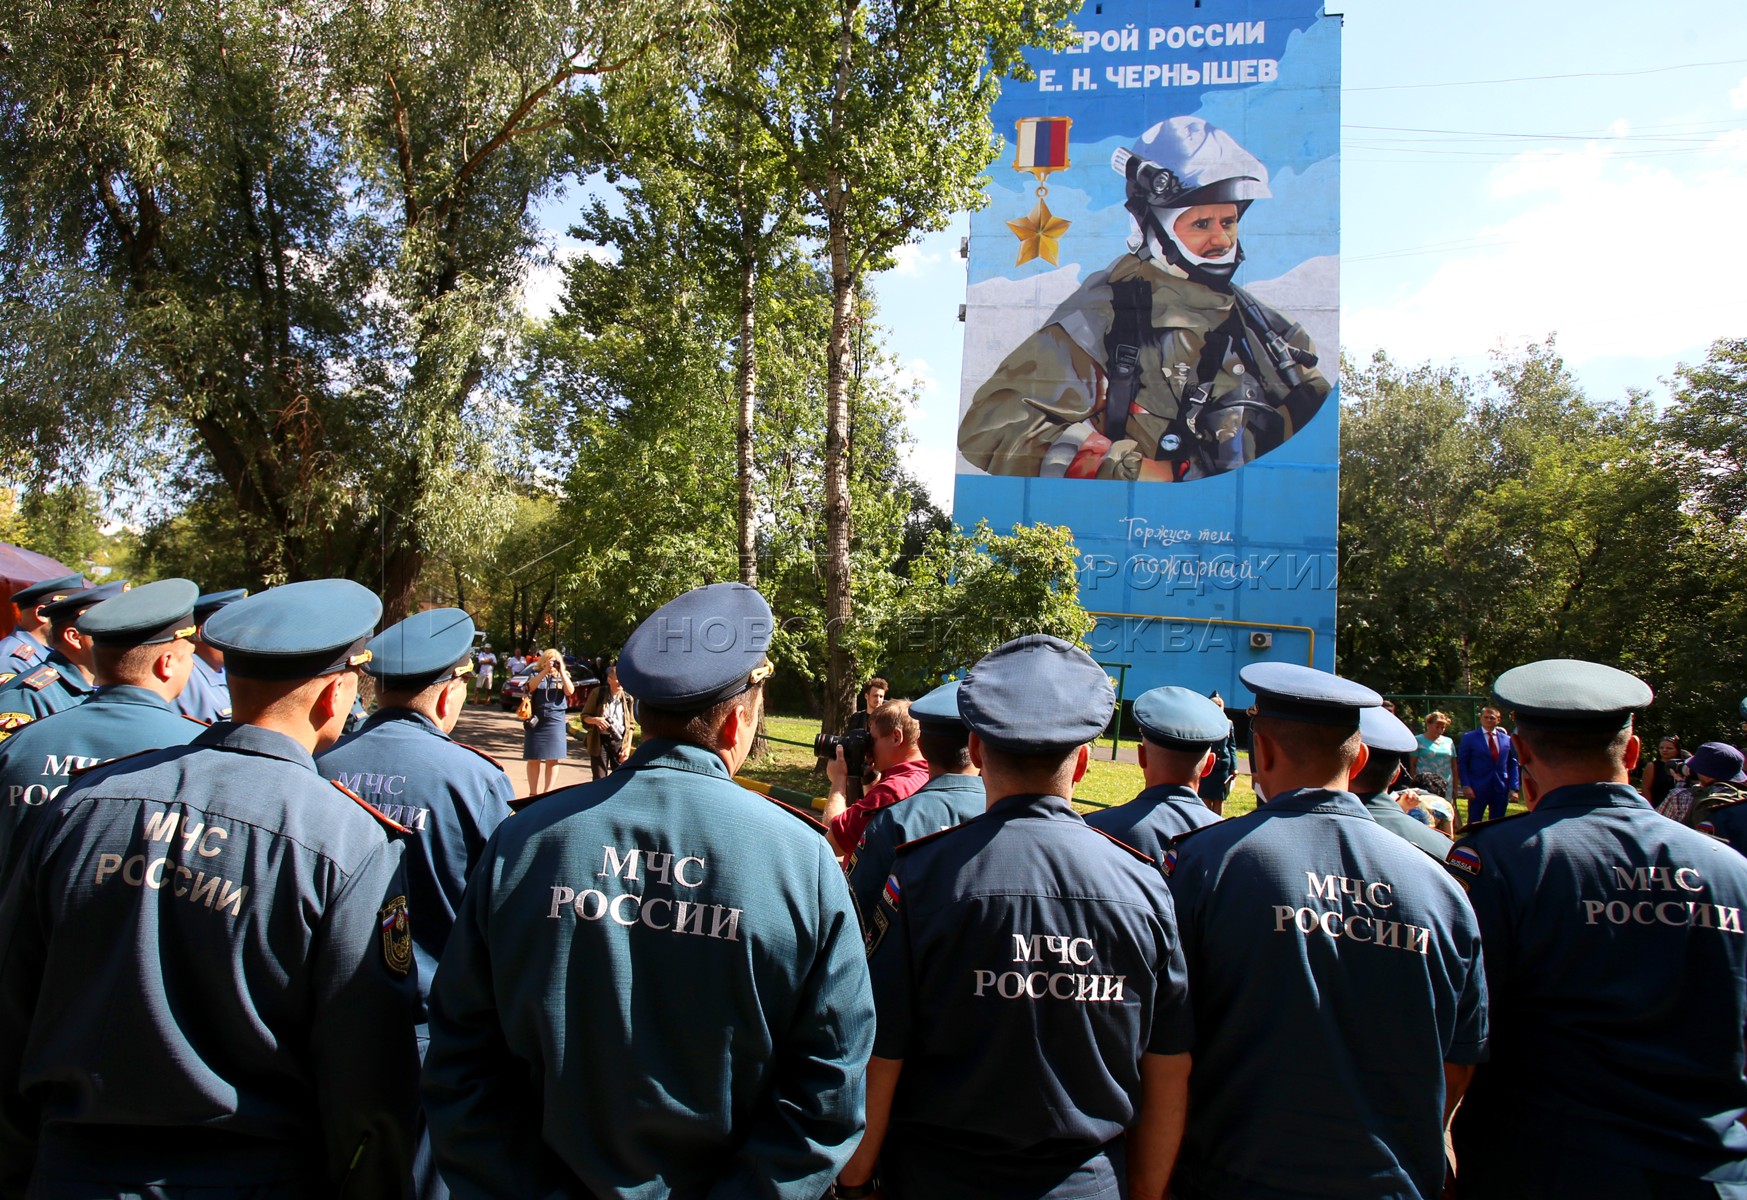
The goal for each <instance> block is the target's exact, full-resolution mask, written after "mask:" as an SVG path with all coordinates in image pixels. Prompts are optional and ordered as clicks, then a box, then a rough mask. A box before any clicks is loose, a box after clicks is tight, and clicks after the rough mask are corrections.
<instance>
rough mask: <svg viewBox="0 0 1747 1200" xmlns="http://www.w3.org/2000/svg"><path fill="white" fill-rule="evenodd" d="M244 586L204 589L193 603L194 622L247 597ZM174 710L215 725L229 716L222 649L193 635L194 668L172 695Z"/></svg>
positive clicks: (207, 618) (229, 717) (200, 620)
mask: <svg viewBox="0 0 1747 1200" xmlns="http://www.w3.org/2000/svg"><path fill="white" fill-rule="evenodd" d="M248 594H249V593H248V589H246V588H232V589H231V590H230V591H226V592H208V593H207V594H206V595H204V596H201V597H200V598H199V599H198V600H196V601H195V602H194V623H195V624H196V625H197V626H200V627H204V626H205V625H206V622H207V621H208V620H210V619H211V617H212V614H213V613H215V612H217V611H218V610H219V609H221V608H223V607H224V606H225V605H227V604H235V603H236V602H237V601H238V600H241V599H242V598H243V597H245V596H247V595H248ZM176 709H177V711H179V712H181V713H183V714H184V715H185V716H190V717H193V718H194V719H195V720H196V721H204V722H205V723H206V724H208V725H216V724H217V723H218V722H220V721H228V720H230V719H231V690H230V685H229V684H227V683H226V682H225V678H224V651H223V650H220V649H219V648H218V647H217V646H214V645H212V644H211V643H209V642H208V641H207V640H206V639H205V638H202V637H200V635H199V633H198V632H197V633H196V634H195V642H194V670H193V673H192V674H190V675H189V676H188V686H187V687H186V688H183V689H182V694H181V695H180V696H178V697H177V698H176Z"/></svg>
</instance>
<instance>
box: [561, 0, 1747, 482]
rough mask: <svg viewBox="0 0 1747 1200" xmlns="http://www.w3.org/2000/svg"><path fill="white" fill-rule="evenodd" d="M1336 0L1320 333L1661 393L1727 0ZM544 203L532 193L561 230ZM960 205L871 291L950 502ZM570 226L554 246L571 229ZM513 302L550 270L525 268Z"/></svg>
mask: <svg viewBox="0 0 1747 1200" xmlns="http://www.w3.org/2000/svg"><path fill="white" fill-rule="evenodd" d="M1328 7H1329V9H1330V10H1331V11H1334V12H1340V13H1344V14H1345V18H1346V20H1345V27H1344V31H1343V39H1342V40H1343V46H1342V61H1343V79H1342V114H1341V124H1342V147H1341V255H1342V267H1341V275H1342V278H1341V338H1342V342H1343V345H1344V347H1345V348H1346V350H1347V352H1348V353H1349V354H1352V355H1356V356H1358V357H1360V358H1365V357H1368V356H1369V355H1370V353H1371V351H1372V350H1374V349H1378V348H1382V349H1385V350H1387V351H1388V352H1389V353H1390V354H1391V355H1392V356H1393V357H1394V358H1395V359H1397V360H1398V361H1402V362H1408V363H1414V362H1423V361H1428V360H1429V361H1434V362H1439V363H1445V362H1453V363H1456V364H1458V365H1459V366H1462V367H1464V368H1466V369H1469V370H1475V371H1479V370H1483V369H1484V368H1485V367H1486V365H1487V362H1488V359H1489V356H1490V354H1491V353H1492V352H1494V351H1495V350H1499V349H1504V350H1509V349H1512V348H1516V347H1521V346H1522V345H1524V344H1525V343H1527V342H1529V341H1531V340H1540V339H1543V338H1545V337H1547V336H1548V335H1549V334H1552V335H1556V336H1557V338H1558V344H1559V347H1560V350H1561V352H1562V353H1563V354H1564V356H1565V358H1566V361H1567V363H1568V364H1569V365H1570V366H1571V367H1572V369H1573V370H1574V371H1575V373H1576V375H1577V377H1578V379H1579V380H1580V381H1581V382H1582V384H1583V385H1584V387H1585V388H1586V389H1587V390H1588V391H1589V392H1590V393H1591V394H1592V395H1594V396H1597V397H1601V398H1613V397H1619V396H1622V395H1624V393H1625V390H1626V389H1627V388H1628V387H1641V388H1646V389H1649V390H1650V391H1651V392H1652V394H1653V395H1656V396H1657V397H1658V398H1661V397H1663V396H1665V395H1666V389H1665V388H1664V387H1663V385H1662V383H1661V382H1660V381H1661V380H1664V379H1666V378H1667V377H1668V376H1669V374H1670V373H1671V372H1672V370H1673V369H1674V367H1675V365H1676V364H1677V363H1680V362H1696V361H1698V360H1700V359H1702V358H1703V356H1704V353H1705V349H1706V347H1708V346H1709V344H1710V343H1711V342H1712V341H1714V340H1715V339H1717V338H1719V337H1724V336H1731V335H1735V336H1738V335H1742V334H1747V232H1744V231H1743V228H1742V226H1743V223H1744V222H1747V3H1743V0H1673V2H1672V3H1665V4H1662V5H1642V4H1635V3H1626V2H1625V0H1587V2H1585V3H1577V2H1576V0H1532V2H1530V3H1524V2H1523V0H1513V2H1511V3H1506V2H1505V0H1464V2H1462V3H1454V2H1451V0H1445V2H1444V3H1441V4H1428V3H1424V2H1420V0H1329V4H1328ZM565 207H567V205H566V204H564V203H563V202H560V203H559V204H556V205H553V206H552V207H551V208H550V209H548V211H547V213H546V214H545V215H546V217H547V221H548V224H550V225H551V226H552V232H553V234H554V240H555V241H556V242H557V243H558V244H560V245H563V244H564V243H565V242H566V240H567V239H564V238H563V237H562V233H563V228H564V225H565V221H564V214H563V209H564V208H565ZM968 232H969V219H968V216H967V215H961V216H960V217H959V218H958V219H957V220H955V221H954V222H953V223H952V225H951V226H950V227H949V228H947V229H946V230H943V231H941V232H939V233H935V234H930V235H928V236H925V237H923V238H921V239H919V240H918V241H917V242H915V243H914V244H913V245H910V246H906V247H904V248H903V250H902V251H901V252H900V254H899V263H898V267H897V268H896V269H895V270H893V271H890V272H887V273H886V274H884V275H883V276H881V277H879V278H878V279H877V280H876V281H875V283H874V288H875V292H876V294H877V296H878V299H879V302H880V307H881V320H882V322H883V323H884V324H885V326H886V327H887V329H888V330H889V331H890V333H891V342H890V345H891V349H892V351H893V352H894V353H895V354H896V355H897V356H898V358H899V359H900V361H901V362H902V363H903V365H904V369H905V370H906V371H907V372H909V373H910V374H911V375H912V376H913V377H914V378H915V380H916V381H917V382H918V383H919V384H920V387H921V401H920V403H919V404H918V406H917V408H916V410H915V412H914V413H912V414H911V422H910V425H911V431H912V433H913V434H914V435H915V438H916V445H915V446H914V447H913V448H912V450H911V454H910V462H911V465H912V469H913V470H915V471H916V473H917V474H918V475H919V476H920V477H921V478H922V479H923V481H924V482H925V483H926V484H927V485H928V486H929V489H930V491H931V492H932V493H933V495H934V498H935V500H936V502H937V503H939V504H940V505H942V506H943V507H950V505H951V501H952V464H953V445H954V435H955V432H956V428H957V423H958V400H959V386H958V384H959V369H960V363H961V360H962V357H963V336H964V326H963V325H961V324H959V322H958V306H959V304H960V303H961V302H962V301H963V299H964V294H965V282H966V281H965V265H964V262H963V260H962V259H960V258H959V256H958V245H959V239H960V238H962V237H964V236H965V235H966V234H967V233H968ZM571 245H572V246H574V243H571ZM529 290H530V295H529V300H530V303H531V304H532V305H533V306H534V307H535V308H541V307H544V306H546V305H549V304H550V302H551V300H552V299H553V298H554V297H553V296H552V295H551V294H550V293H552V292H553V291H554V290H555V289H554V288H553V287H552V278H551V273H550V272H542V273H539V275H538V276H537V277H536V278H535V279H533V280H530V289H529Z"/></svg>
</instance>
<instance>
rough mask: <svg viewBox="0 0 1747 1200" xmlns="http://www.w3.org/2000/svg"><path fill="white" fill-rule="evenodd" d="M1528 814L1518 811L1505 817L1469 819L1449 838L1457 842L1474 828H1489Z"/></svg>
mask: <svg viewBox="0 0 1747 1200" xmlns="http://www.w3.org/2000/svg"><path fill="white" fill-rule="evenodd" d="M1528 815H1529V814H1528V813H1527V812H1520V813H1511V814H1510V815H1509V816H1507V817H1491V818H1488V819H1487V820H1484V821H1470V822H1468V823H1467V824H1466V825H1464V826H1462V828H1460V829H1458V830H1457V831H1456V836H1455V837H1453V838H1451V839H1450V840H1451V841H1453V842H1459V841H1461V840H1462V839H1463V838H1465V837H1467V836H1468V835H1469V834H1471V833H1473V832H1474V831H1475V830H1476V829H1491V828H1492V827H1493V826H1494V825H1502V824H1504V823H1505V822H1506V821H1515V820H1517V819H1519V818H1521V817H1526V816H1528Z"/></svg>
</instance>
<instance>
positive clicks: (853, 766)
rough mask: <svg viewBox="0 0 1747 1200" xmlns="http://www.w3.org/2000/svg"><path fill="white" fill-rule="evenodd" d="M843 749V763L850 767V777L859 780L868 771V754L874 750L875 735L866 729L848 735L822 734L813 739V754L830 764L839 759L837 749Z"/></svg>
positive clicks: (853, 731) (855, 730)
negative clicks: (840, 747)
mask: <svg viewBox="0 0 1747 1200" xmlns="http://www.w3.org/2000/svg"><path fill="white" fill-rule="evenodd" d="M839 746H842V747H843V761H844V762H845V763H847V764H848V766H849V777H850V778H851V779H859V778H861V776H862V775H863V774H864V773H865V772H866V771H867V756H868V752H869V751H870V750H872V749H873V734H871V733H869V732H868V731H867V730H865V729H851V730H850V731H849V732H848V733H844V734H835V733H821V734H820V735H819V736H818V737H816V738H814V739H813V753H814V754H816V755H818V756H819V757H820V758H822V759H825V760H826V761H827V762H829V761H830V760H831V759H833V758H836V757H837V747H839Z"/></svg>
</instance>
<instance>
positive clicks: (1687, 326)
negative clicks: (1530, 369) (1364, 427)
mask: <svg viewBox="0 0 1747 1200" xmlns="http://www.w3.org/2000/svg"><path fill="white" fill-rule="evenodd" d="M1637 149H1638V148H1637V147H1635V146H1634V145H1633V143H1632V142H1631V141H1630V140H1624V141H1621V142H1614V143H1606V144H1589V145H1585V146H1582V147H1579V148H1575V149H1572V150H1559V151H1538V152H1535V153H1532V154H1525V155H1522V156H1520V157H1518V158H1516V159H1513V160H1512V161H1511V162H1509V163H1507V164H1506V165H1504V166H1503V167H1501V168H1499V169H1498V170H1497V171H1496V172H1495V174H1494V176H1493V178H1492V181H1491V189H1490V192H1491V194H1490V198H1489V200H1488V201H1487V202H1486V203H1484V204H1483V205H1482V206H1481V207H1480V208H1479V210H1478V211H1477V212H1476V214H1475V215H1476V218H1477V228H1474V229H1463V230H1455V231H1449V233H1447V234H1446V235H1445V236H1459V237H1461V240H1465V241H1468V242H1470V243H1472V244H1473V245H1474V246H1475V249H1473V250H1470V251H1466V252H1462V251H1455V252H1451V253H1448V254H1445V255H1442V256H1440V257H1438V258H1435V259H1433V260H1432V261H1433V262H1435V264H1436V265H1435V266H1434V267H1433V268H1432V269H1431V271H1430V274H1429V275H1428V276H1425V277H1423V278H1421V279H1420V280H1418V281H1416V284H1415V286H1414V287H1413V288H1412V289H1411V290H1407V291H1405V292H1403V293H1400V294H1397V295H1394V296H1391V297H1389V298H1388V299H1387V300H1384V301H1380V302H1378V303H1374V304H1370V305H1367V306H1364V307H1357V308H1354V309H1350V310H1348V311H1347V312H1346V313H1345V314H1344V329H1343V332H1344V334H1345V341H1346V344H1347V346H1348V347H1349V348H1350V349H1352V350H1353V351H1356V352H1358V353H1359V354H1361V355H1367V354H1369V352H1370V351H1371V350H1372V349H1374V348H1378V347H1381V348H1383V349H1385V350H1387V351H1388V352H1389V353H1390V354H1391V355H1392V356H1393V357H1395V358H1396V359H1398V360H1404V361H1409V362H1412V361H1420V360H1425V359H1431V360H1435V361H1449V360H1451V359H1460V358H1477V357H1481V356H1484V355H1485V354H1487V353H1488V352H1490V351H1491V350H1493V349H1496V348H1500V347H1503V348H1506V349H1511V348H1516V347H1520V346H1522V345H1523V344H1525V343H1527V342H1529V341H1533V340H1539V339H1541V338H1544V337H1546V336H1547V335H1548V334H1549V333H1555V334H1557V335H1558V339H1559V348H1560V352H1561V353H1562V354H1563V355H1564V356H1565V357H1566V359H1567V360H1568V361H1570V362H1573V363H1580V362H1582V361H1584V360H1586V359H1607V358H1614V357H1619V356H1621V355H1637V356H1658V357H1667V358H1668V359H1669V360H1670V362H1671V364H1672V360H1673V359H1674V358H1675V357H1677V356H1679V355H1682V354H1685V353H1689V352H1690V351H1691V349H1692V347H1694V346H1695V345H1703V344H1706V343H1708V342H1710V341H1711V340H1713V339H1715V338H1718V337H1722V336H1725V335H1728V334H1731V333H1736V332H1739V330H1740V329H1741V327H1742V325H1743V323H1747V294H1744V293H1743V291H1742V288H1741V280H1742V279H1743V278H1747V239H1742V238H1740V237H1738V236H1736V233H1735V230H1734V227H1733V226H1734V222H1735V216H1736V214H1738V213H1740V212H1741V211H1743V209H1744V207H1747V133H1744V132H1743V131H1733V132H1731V133H1727V134H1723V135H1721V136H1719V137H1717V138H1715V139H1714V140H1712V141H1711V142H1710V143H1709V145H1708V146H1707V147H1705V149H1704V151H1703V152H1701V153H1697V154H1692V155H1681V156H1678V157H1659V156H1642V157H1639V156H1634V151H1635V150H1637ZM1428 240H1430V239H1428Z"/></svg>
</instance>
